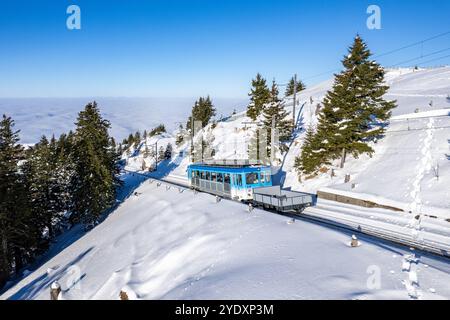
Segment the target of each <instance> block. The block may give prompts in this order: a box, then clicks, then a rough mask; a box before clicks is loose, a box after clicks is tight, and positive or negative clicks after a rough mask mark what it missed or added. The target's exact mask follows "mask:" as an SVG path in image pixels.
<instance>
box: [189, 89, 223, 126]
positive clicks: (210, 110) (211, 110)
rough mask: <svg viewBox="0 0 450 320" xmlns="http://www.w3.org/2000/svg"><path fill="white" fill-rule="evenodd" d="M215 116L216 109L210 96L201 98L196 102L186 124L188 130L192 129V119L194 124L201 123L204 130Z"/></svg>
mask: <svg viewBox="0 0 450 320" xmlns="http://www.w3.org/2000/svg"><path fill="white" fill-rule="evenodd" d="M215 115H216V109H215V107H214V105H213V103H212V101H211V98H210V97H209V96H207V97H206V98H204V97H200V98H199V99H198V100H197V101H195V104H194V106H193V107H192V113H191V116H190V117H189V119H188V121H187V123H186V128H191V127H192V119H193V121H194V122H196V121H200V122H201V125H202V128H204V127H206V126H207V125H208V123H209V122H210V120H211V118H212V117H214V116H215Z"/></svg>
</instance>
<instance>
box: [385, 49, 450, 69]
mask: <svg viewBox="0 0 450 320" xmlns="http://www.w3.org/2000/svg"><path fill="white" fill-rule="evenodd" d="M448 50H450V47H449V48H445V49H442V50H438V51H435V52H431V53H428V54H426V55H422V56H420V57H416V58H412V59H409V60H405V61H402V62H399V63H396V64H394V65H392V67H397V66H400V65H402V64H405V63H409V62H413V61H416V60H421V59H423V58H426V57H430V56H434V55H435V54H439V53H442V52H445V51H448Z"/></svg>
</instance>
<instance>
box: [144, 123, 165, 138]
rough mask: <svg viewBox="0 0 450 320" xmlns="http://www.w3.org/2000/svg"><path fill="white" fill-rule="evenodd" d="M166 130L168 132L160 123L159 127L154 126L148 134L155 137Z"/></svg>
mask: <svg viewBox="0 0 450 320" xmlns="http://www.w3.org/2000/svg"><path fill="white" fill-rule="evenodd" d="M164 132H166V127H165V126H164V125H163V124H160V125H158V126H157V127H155V128H153V129H152V130H151V131H150V133H149V134H148V135H149V137H153V136H156V135H157V134H160V133H164Z"/></svg>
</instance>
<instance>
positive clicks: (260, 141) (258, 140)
mask: <svg viewBox="0 0 450 320" xmlns="http://www.w3.org/2000/svg"><path fill="white" fill-rule="evenodd" d="M268 141H269V139H268V137H267V131H266V130H264V129H263V128H257V129H256V130H255V132H254V133H253V134H252V136H251V138H250V141H249V144H248V146H247V154H248V158H249V160H251V161H258V162H260V163H263V164H269V162H270V161H269V159H268V156H267V142H268Z"/></svg>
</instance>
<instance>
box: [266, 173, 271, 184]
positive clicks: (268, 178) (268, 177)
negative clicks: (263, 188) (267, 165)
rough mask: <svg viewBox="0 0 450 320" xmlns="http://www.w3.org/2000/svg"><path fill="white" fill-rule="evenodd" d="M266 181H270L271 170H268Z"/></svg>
mask: <svg viewBox="0 0 450 320" xmlns="http://www.w3.org/2000/svg"><path fill="white" fill-rule="evenodd" d="M265 180H266V182H270V172H266V179H265Z"/></svg>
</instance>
